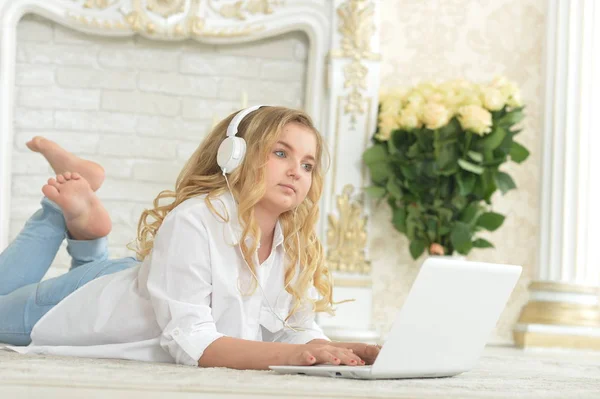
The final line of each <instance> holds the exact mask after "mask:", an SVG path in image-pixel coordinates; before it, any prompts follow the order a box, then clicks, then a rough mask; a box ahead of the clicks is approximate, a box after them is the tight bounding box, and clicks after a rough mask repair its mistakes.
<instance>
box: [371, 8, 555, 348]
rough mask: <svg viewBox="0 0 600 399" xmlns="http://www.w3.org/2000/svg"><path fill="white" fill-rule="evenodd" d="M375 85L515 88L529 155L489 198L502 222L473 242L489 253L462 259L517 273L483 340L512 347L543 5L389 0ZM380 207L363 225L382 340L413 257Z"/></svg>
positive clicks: (529, 206) (537, 173) (532, 254)
mask: <svg viewBox="0 0 600 399" xmlns="http://www.w3.org/2000/svg"><path fill="white" fill-rule="evenodd" d="M381 7H382V8H381V15H382V17H381V18H382V29H381V53H382V64H381V75H382V76H381V86H382V88H385V87H395V86H410V85H413V84H416V83H418V82H419V81H423V80H433V81H436V80H446V79H452V78H459V77H462V78H465V79H468V80H472V81H477V82H485V81H488V80H490V79H492V78H493V77H494V76H496V75H505V76H507V77H508V78H509V79H511V80H513V81H515V82H516V83H517V84H518V85H519V86H520V87H521V90H522V95H523V101H524V103H525V105H526V112H527V117H526V120H525V122H524V131H523V132H522V133H521V135H520V142H522V143H523V144H524V145H525V146H526V147H527V148H529V149H530V151H531V156H530V157H529V159H528V160H527V161H526V162H524V163H523V164H521V165H517V164H507V165H505V167H504V170H505V171H506V172H507V173H509V174H511V176H513V178H514V180H515V182H516V184H517V190H513V191H510V192H509V193H507V194H506V195H505V196H501V195H500V194H498V195H497V196H496V197H495V198H493V200H492V204H493V209H494V210H495V211H497V212H500V213H502V214H504V215H506V216H507V218H506V221H505V223H504V225H503V226H502V227H501V228H500V229H498V230H497V231H495V232H494V233H490V234H487V236H486V235H482V236H483V237H485V238H487V239H489V240H490V241H491V242H493V243H494V245H495V246H496V248H495V249H491V250H489V249H488V250H474V251H472V252H471V254H470V255H469V259H474V260H482V261H489V262H494V263H511V264H518V265H522V266H523V275H522V278H521V281H520V282H519V284H518V286H517V288H516V289H515V291H514V293H513V295H512V297H511V299H510V300H509V304H508V306H507V307H506V309H505V310H504V313H503V314H502V316H501V319H500V321H499V323H498V325H497V329H496V332H495V335H494V336H493V337H492V338H491V341H492V342H507V341H510V340H511V339H512V336H511V335H512V327H513V325H514V323H515V321H516V320H517V318H518V316H519V312H520V310H521V307H522V306H523V305H524V304H525V303H526V302H527V299H528V293H527V285H528V284H529V282H530V281H531V278H532V277H533V276H534V275H535V267H536V263H537V258H538V252H537V249H538V239H539V232H538V229H539V202H540V194H539V190H540V178H541V170H540V168H541V154H540V151H541V148H542V142H541V141H542V127H543V126H542V117H543V115H542V112H543V106H544V104H543V98H542V96H543V81H544V79H543V75H542V73H543V71H542V69H543V68H542V67H543V48H544V35H545V13H546V2H545V1H544V0H494V1H492V0H394V1H382V6H381ZM390 217H391V214H390V211H389V208H388V206H387V204H381V205H380V206H379V207H378V208H376V209H375V210H374V212H373V215H372V217H371V227H370V256H371V260H372V263H373V280H374V281H373V290H374V298H373V322H374V327H375V328H376V329H377V330H380V331H381V332H382V333H384V334H385V333H387V332H388V331H389V328H390V327H391V323H392V322H393V320H394V317H395V314H396V311H397V309H398V308H399V307H400V306H401V305H402V303H403V301H404V299H405V297H406V294H407V293H408V290H409V288H410V286H411V284H412V282H413V281H414V278H415V277H416V274H417V272H418V267H419V265H420V263H421V262H422V261H423V258H421V259H419V260H418V261H416V262H413V261H412V259H411V257H410V254H409V252H408V245H407V240H406V239H405V238H404V237H403V236H401V235H400V234H399V233H398V232H397V231H395V230H394V229H393V227H392V226H391V223H390Z"/></svg>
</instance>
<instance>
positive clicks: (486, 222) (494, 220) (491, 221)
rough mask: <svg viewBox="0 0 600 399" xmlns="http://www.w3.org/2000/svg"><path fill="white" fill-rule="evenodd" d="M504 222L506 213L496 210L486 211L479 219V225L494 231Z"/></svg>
mask: <svg viewBox="0 0 600 399" xmlns="http://www.w3.org/2000/svg"><path fill="white" fill-rule="evenodd" d="M502 223H504V215H501V214H499V213H496V212H486V213H484V214H483V215H481V216H479V219H477V226H479V227H483V228H484V229H486V230H488V231H494V230H496V229H497V228H498V227H500V226H501V225H502Z"/></svg>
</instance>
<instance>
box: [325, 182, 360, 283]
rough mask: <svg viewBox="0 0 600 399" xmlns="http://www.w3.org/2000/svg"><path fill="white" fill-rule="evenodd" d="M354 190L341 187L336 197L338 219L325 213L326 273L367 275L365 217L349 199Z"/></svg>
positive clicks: (358, 206) (358, 203)
mask: <svg viewBox="0 0 600 399" xmlns="http://www.w3.org/2000/svg"><path fill="white" fill-rule="evenodd" d="M353 192H354V187H352V186H351V185H350V184H347V185H346V186H344V189H343V192H342V195H340V196H338V197H337V209H338V214H339V217H336V216H334V215H333V214H329V217H328V221H329V224H328V226H329V228H328V230H327V249H328V250H327V265H328V267H329V269H330V270H332V271H338V272H348V273H360V274H369V273H370V272H371V264H370V262H368V261H367V260H366V256H365V252H366V246H367V242H368V240H367V238H368V237H367V217H366V216H363V206H362V204H361V203H360V202H358V201H354V200H352V193H353Z"/></svg>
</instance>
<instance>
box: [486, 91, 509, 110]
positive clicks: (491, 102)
mask: <svg viewBox="0 0 600 399" xmlns="http://www.w3.org/2000/svg"><path fill="white" fill-rule="evenodd" d="M505 103H506V96H505V95H503V94H502V92H501V91H500V90H498V89H497V88H495V87H488V88H485V89H484V90H483V105H484V107H485V108H487V109H489V110H490V111H499V110H501V109H502V108H504V104H505Z"/></svg>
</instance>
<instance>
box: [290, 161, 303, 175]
mask: <svg viewBox="0 0 600 399" xmlns="http://www.w3.org/2000/svg"><path fill="white" fill-rule="evenodd" d="M301 167H302V165H300V164H298V163H296V162H293V163H292V164H291V165H290V167H289V168H288V176H290V177H292V178H294V179H297V178H298V177H299V176H300V168H301Z"/></svg>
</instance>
